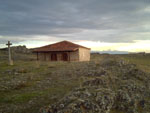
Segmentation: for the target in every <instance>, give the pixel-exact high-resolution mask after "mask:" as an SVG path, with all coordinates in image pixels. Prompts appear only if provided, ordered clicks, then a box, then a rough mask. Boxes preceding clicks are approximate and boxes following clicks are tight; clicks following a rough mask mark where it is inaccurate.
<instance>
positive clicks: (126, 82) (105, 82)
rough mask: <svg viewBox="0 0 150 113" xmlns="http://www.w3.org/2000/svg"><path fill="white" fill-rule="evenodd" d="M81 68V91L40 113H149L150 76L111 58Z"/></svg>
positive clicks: (72, 93) (73, 92)
mask: <svg viewBox="0 0 150 113" xmlns="http://www.w3.org/2000/svg"><path fill="white" fill-rule="evenodd" d="M82 67H84V68H80V69H79V70H77V72H76V74H77V75H78V76H82V77H81V78H82V84H81V85H80V87H79V88H76V89H74V90H73V91H72V92H71V93H70V94H68V95H67V96H65V97H64V98H63V99H61V100H59V101H58V102H56V103H55V104H52V105H50V106H48V107H45V108H42V109H41V110H40V112H41V113H150V82H149V81H150V74H149V73H145V72H143V71H141V70H140V69H138V68H137V67H136V65H135V64H129V63H126V62H125V61H122V60H118V59H109V58H107V59H104V60H103V61H101V62H96V63H95V62H91V63H89V64H87V66H86V67H85V66H82ZM63 74H65V75H67V74H70V73H68V72H66V73H63Z"/></svg>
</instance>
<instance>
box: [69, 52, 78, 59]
mask: <svg viewBox="0 0 150 113" xmlns="http://www.w3.org/2000/svg"><path fill="white" fill-rule="evenodd" d="M70 61H79V50H77V51H75V52H70Z"/></svg>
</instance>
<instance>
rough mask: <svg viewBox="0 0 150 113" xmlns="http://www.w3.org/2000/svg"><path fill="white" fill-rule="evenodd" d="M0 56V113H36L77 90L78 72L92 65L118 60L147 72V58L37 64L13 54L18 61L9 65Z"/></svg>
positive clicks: (149, 60)
mask: <svg viewBox="0 0 150 113" xmlns="http://www.w3.org/2000/svg"><path fill="white" fill-rule="evenodd" d="M0 55H1V58H3V60H0V113H1V112H4V113H37V112H38V111H39V109H40V108H41V107H44V106H48V105H49V104H52V103H54V102H56V101H58V100H60V99H61V98H62V97H64V96H65V95H67V94H68V93H69V92H71V91H72V90H74V89H75V88H77V87H80V85H81V82H82V81H81V77H82V75H80V74H79V73H80V69H81V68H83V69H84V68H87V67H86V66H87V65H89V64H90V63H92V62H98V63H99V62H101V61H102V60H104V59H107V58H111V57H112V58H119V59H124V60H126V61H127V62H130V63H135V64H137V66H138V67H139V68H141V69H143V70H144V71H147V72H150V55H146V56H137V55H133V56H132V55H117V56H114V55H113V56H112V55H99V54H95V55H92V57H91V61H90V62H37V61H35V60H34V57H33V56H31V55H26V56H24V55H18V56H17V55H16V57H19V58H21V59H19V58H18V59H19V60H18V59H15V60H14V66H9V65H8V62H7V55H6V54H0ZM23 58H24V59H23ZM27 59H28V60H27ZM29 59H30V60H29ZM78 72H79V73H78Z"/></svg>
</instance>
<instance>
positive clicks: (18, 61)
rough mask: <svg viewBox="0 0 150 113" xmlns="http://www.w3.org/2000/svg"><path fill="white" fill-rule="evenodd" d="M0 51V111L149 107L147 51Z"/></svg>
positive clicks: (127, 112)
mask: <svg viewBox="0 0 150 113" xmlns="http://www.w3.org/2000/svg"><path fill="white" fill-rule="evenodd" d="M13 59H14V65H13V66H9V65H8V62H7V54H6V52H1V53H0V113H38V112H39V113H58V112H59V113H149V112H150V102H149V100H150V95H149V94H150V83H149V81H150V74H149V72H150V71H149V70H150V66H149V63H150V55H146V56H142V55H141V56H138V55H132V56H131V55H101V54H92V55H91V61H90V62H44V61H36V60H35V59H36V58H35V56H33V55H32V54H28V55H26V54H14V55H13Z"/></svg>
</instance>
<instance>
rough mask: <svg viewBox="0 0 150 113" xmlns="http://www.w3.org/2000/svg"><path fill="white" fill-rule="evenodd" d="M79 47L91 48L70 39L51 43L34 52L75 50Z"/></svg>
mask: <svg viewBox="0 0 150 113" xmlns="http://www.w3.org/2000/svg"><path fill="white" fill-rule="evenodd" d="M79 48H85V49H90V48H87V47H84V46H81V45H78V44H74V43H72V42H69V41H62V42H58V43H54V44H50V45H46V46H43V47H39V48H36V49H35V50H34V52H50V51H75V50H77V49H79Z"/></svg>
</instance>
